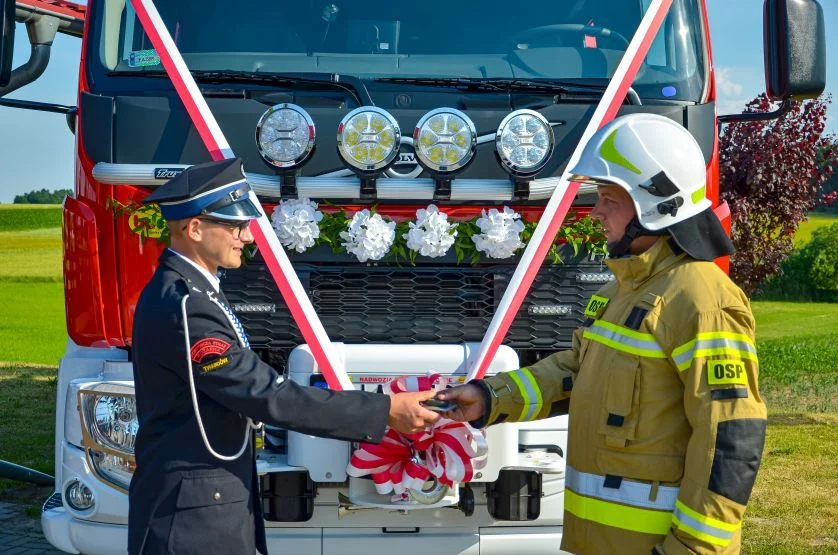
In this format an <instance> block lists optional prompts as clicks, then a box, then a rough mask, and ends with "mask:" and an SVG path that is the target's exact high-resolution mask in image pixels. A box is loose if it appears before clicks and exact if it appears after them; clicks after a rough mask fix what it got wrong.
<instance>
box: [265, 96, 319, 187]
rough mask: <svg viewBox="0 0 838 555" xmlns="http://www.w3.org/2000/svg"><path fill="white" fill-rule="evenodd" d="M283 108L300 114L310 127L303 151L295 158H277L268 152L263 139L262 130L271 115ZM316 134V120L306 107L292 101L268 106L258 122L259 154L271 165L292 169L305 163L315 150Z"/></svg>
mask: <svg viewBox="0 0 838 555" xmlns="http://www.w3.org/2000/svg"><path fill="white" fill-rule="evenodd" d="M283 110H288V111H291V112H294V113H296V114H297V115H299V116H300V117H301V118H302V119H303V121H304V122H305V125H306V126H307V128H308V142H307V143H306V145H305V148H304V149H303V151H302V152H301V153H300V154H299V155H297V156H296V157H295V158H294V159H293V160H277V159H276V158H274V157H273V156H271V155H270V154H269V153H268V152H267V146H266V145H265V144H264V141H263V140H262V139H263V137H262V131H263V128H264V126H265V124H266V123H268V120H269V119H270V118H271V117H273V116H274V115H275V114H277V113H278V112H281V111H283ZM316 135H317V133H316V130H315V127H314V120H312V119H311V116H310V115H309V113H308V112H306V111H305V109H304V108H302V107H300V106H297V105H296V104H290V103H282V104H277V105H275V106H272V107H270V108H268V109H267V110H266V111H265V113H264V114H262V116H261V117H260V118H259V122H258V123H257V124H256V148H258V149H259V155H260V156H261V157H262V159H263V160H264V161H265V162H267V163H268V164H270V165H271V166H274V167H276V168H279V169H284V170H287V169H292V168H296V167H298V166H301V165H303V163H304V162H306V161H307V160H308V158H309V156H311V153H312V152H313V151H314V146H315V138H316ZM276 140H279V139H276Z"/></svg>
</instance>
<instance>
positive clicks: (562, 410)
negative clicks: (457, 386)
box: [472, 328, 582, 427]
mask: <svg viewBox="0 0 838 555" xmlns="http://www.w3.org/2000/svg"><path fill="white" fill-rule="evenodd" d="M581 338H582V329H581V328H579V329H577V330H576V331H574V333H573V346H572V348H571V349H569V350H566V351H560V352H558V353H554V354H552V355H550V356H548V357H545V358H543V359H542V360H540V361H538V362H536V363H535V364H533V365H531V366H528V367H526V368H519V369H518V370H513V371H512V372H502V373H500V374H498V375H496V376H492V377H490V378H486V379H485V380H481V381H478V382H476V383H477V384H478V385H479V386H480V387H481V389H482V390H483V394H484V397H485V399H486V407H487V411H486V415H487V416H485V417H484V418H483V419H481V421H477V422H472V425H474V426H477V427H483V426H489V425H491V424H500V423H501V422H526V421H529V420H537V419H540V418H547V417H550V416H557V415H559V414H567V408H568V403H569V400H570V392H571V390H572V389H573V380H574V377H575V375H576V373H577V372H578V371H579V345H580V341H581Z"/></svg>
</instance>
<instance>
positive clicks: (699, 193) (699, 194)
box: [691, 185, 707, 204]
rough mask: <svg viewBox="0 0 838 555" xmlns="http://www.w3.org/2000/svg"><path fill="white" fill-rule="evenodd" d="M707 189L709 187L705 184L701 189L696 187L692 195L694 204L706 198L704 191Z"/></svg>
mask: <svg viewBox="0 0 838 555" xmlns="http://www.w3.org/2000/svg"><path fill="white" fill-rule="evenodd" d="M706 191H707V187H706V186H705V185H702V186H701V188H700V189H696V190H695V191H693V194H692V197H691V199H692V201H693V204H698V203H699V202H701V201H702V200H704V193H705V192H706Z"/></svg>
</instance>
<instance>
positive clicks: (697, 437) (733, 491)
mask: <svg viewBox="0 0 838 555" xmlns="http://www.w3.org/2000/svg"><path fill="white" fill-rule="evenodd" d="M674 336H675V339H676V341H675V342H674V345H675V348H674V350H673V351H672V359H673V362H674V363H675V365H676V367H677V369H678V373H679V376H680V377H681V380H682V382H683V384H684V409H685V413H686V417H687V419H688V421H689V424H690V426H691V427H692V436H691V438H690V440H689V443H688V447H687V453H686V457H685V467H684V476H683V478H682V481H681V487H680V491H679V495H678V500H677V502H676V506H675V512H674V515H673V521H672V527H671V528H670V532H669V534H668V535H667V537H666V539H665V541H664V542H663V544H662V545H661V546H658V550H659V551H661V552H662V553H665V554H667V555H675V554H682V553H684V554H685V553H696V552H697V553H739V549H740V539H741V527H742V518H743V515H744V513H745V506H746V505H747V503H748V498H749V497H750V495H751V489H752V488H753V486H754V481H755V480H756V475H757V470H758V469H759V465H760V461H761V459H762V450H763V446H764V443H765V427H766V408H765V404H764V403H763V401H762V398H761V397H760V394H759V384H758V373H759V360H758V358H757V350H756V346H755V342H754V321H753V316H752V315H751V312H750V310H749V309H747V308H746V307H736V308H728V309H724V310H719V311H716V312H712V313H704V314H699V315H698V317H697V318H696V319H695V322H694V323H693V324H692V325H686V326H682V329H681V330H680V331H679V332H677V333H675V334H674Z"/></svg>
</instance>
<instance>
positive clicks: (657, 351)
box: [582, 320, 666, 358]
mask: <svg viewBox="0 0 838 555" xmlns="http://www.w3.org/2000/svg"><path fill="white" fill-rule="evenodd" d="M582 337H584V338H585V339H590V340H591V341H596V342H597V343H601V344H603V345H606V346H608V347H611V348H612V349H615V350H617V351H622V352H624V353H630V354H633V355H638V356H642V357H648V358H666V353H665V352H664V350H663V349H662V348H661V346H660V345H659V344H658V342H657V340H656V339H655V336H654V335H652V334H651V333H642V332H639V331H635V330H631V329H628V328H625V327H623V326H618V325H617V324H612V323H611V322H606V321H604V320H596V321H595V322H594V323H593V324H591V325H590V326H589V327H588V328H586V329H585V331H584V332H583V334H582Z"/></svg>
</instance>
